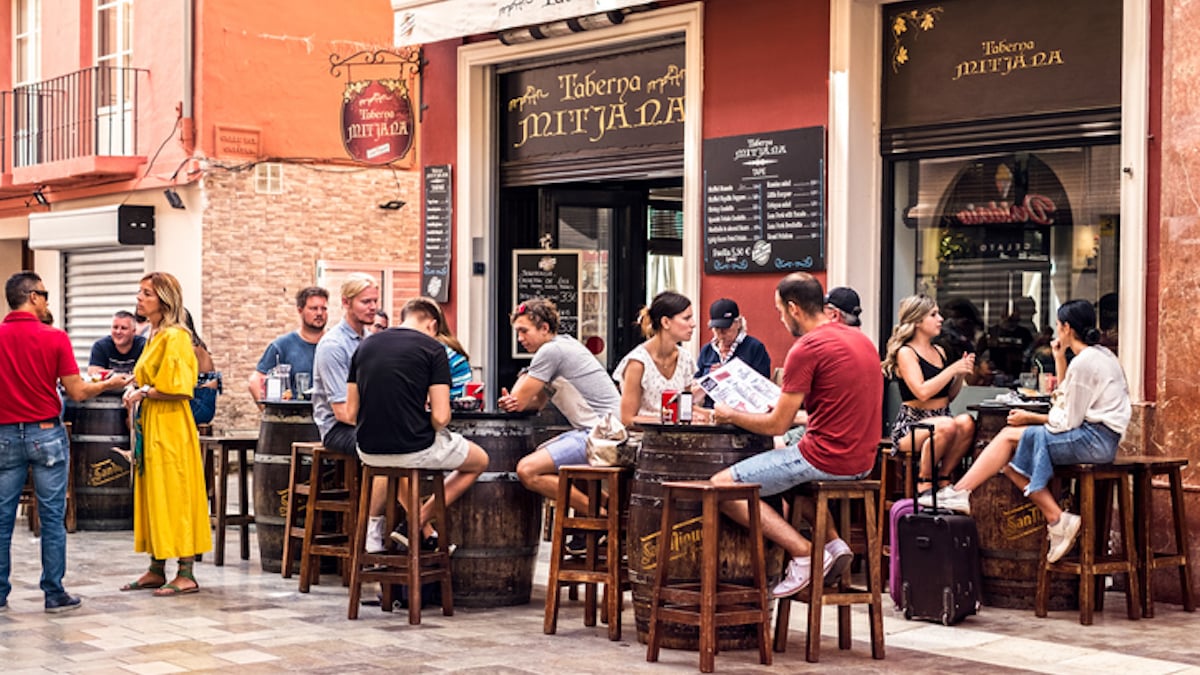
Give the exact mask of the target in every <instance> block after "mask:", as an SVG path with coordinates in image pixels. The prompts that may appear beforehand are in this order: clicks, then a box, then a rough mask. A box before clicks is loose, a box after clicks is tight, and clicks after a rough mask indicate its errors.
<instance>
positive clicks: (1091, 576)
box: [1034, 464, 1141, 626]
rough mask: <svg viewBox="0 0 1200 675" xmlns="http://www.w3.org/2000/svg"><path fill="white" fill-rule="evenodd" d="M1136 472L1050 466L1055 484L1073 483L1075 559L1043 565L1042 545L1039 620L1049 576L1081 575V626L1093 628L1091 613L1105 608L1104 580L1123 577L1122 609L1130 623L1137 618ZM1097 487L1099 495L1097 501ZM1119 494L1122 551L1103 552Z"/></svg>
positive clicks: (1114, 466) (1044, 608)
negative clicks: (1076, 515) (1076, 534)
mask: <svg viewBox="0 0 1200 675" xmlns="http://www.w3.org/2000/svg"><path fill="white" fill-rule="evenodd" d="M1133 475H1134V468H1133V466H1131V465H1128V464H1125V465H1120V464H1063V465H1059V466H1056V467H1054V477H1055V479H1056V480H1074V481H1075V482H1076V484H1077V486H1078V492H1079V500H1078V504H1079V516H1080V518H1082V519H1083V520H1082V523H1081V526H1080V529H1079V540H1078V547H1079V554H1078V556H1074V557H1071V558H1063V559H1061V560H1059V561H1058V562H1054V563H1049V562H1046V552H1047V550H1048V549H1049V540H1048V539H1047V541H1046V542H1045V543H1043V544H1042V549H1041V559H1040V560H1039V562H1038V579H1037V595H1036V596H1035V599H1034V611H1035V613H1036V614H1037V616H1039V617H1045V616H1046V614H1047V604H1048V602H1049V596H1050V592H1049V591H1050V573H1051V572H1055V573H1058V574H1074V575H1078V576H1079V623H1081V624H1083V625H1085V626H1090V625H1092V615H1093V611H1094V609H1095V608H1096V607H1097V606H1099V607H1100V608H1103V604H1102V603H1103V596H1102V595H1101V594H1102V593H1103V592H1104V576H1105V575H1107V574H1118V573H1124V574H1125V575H1126V576H1127V577H1128V582H1127V583H1126V585H1125V604H1126V610H1127V614H1128V616H1129V618H1130V619H1134V620H1136V619H1138V618H1140V617H1141V608H1140V606H1139V605H1140V603H1139V601H1138V598H1139V597H1140V596H1139V592H1138V557H1137V552H1136V550H1135V546H1134V539H1135V537H1134V531H1133V511H1134V506H1133V484H1132V483H1133V482H1132V477H1133ZM1097 484H1099V486H1100V488H1101V489H1102V490H1103V494H1101V495H1099V497H1100V498H1099V499H1097V494H1096V489H1097ZM1114 490H1115V491H1116V493H1117V507H1118V510H1119V511H1120V517H1121V520H1120V525H1119V527H1120V534H1121V548H1120V550H1119V551H1114V552H1112V553H1111V554H1109V553H1107V549H1108V541H1109V526H1110V524H1111V523H1110V518H1111V516H1112V493H1113V491H1114Z"/></svg>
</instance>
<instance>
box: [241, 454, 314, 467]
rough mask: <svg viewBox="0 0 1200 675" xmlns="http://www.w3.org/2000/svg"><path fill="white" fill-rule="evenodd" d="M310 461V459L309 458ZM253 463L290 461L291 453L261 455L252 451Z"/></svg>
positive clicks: (282, 462) (289, 462) (285, 462)
mask: <svg viewBox="0 0 1200 675" xmlns="http://www.w3.org/2000/svg"><path fill="white" fill-rule="evenodd" d="M310 461H311V460H310ZM254 463H255V464H288V465H291V463H292V456H291V455H263V454H259V453H257V452H256V453H254Z"/></svg>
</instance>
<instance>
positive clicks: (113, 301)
mask: <svg viewBox="0 0 1200 675" xmlns="http://www.w3.org/2000/svg"><path fill="white" fill-rule="evenodd" d="M145 274H146V252H145V249H144V248H142V247H140V246H121V247H115V248H104V249H90V250H86V251H64V252H63V286H64V289H65V290H64V298H65V300H64V305H63V306H64V313H65V314H66V316H64V317H63V326H65V327H66V330H67V335H69V336H70V337H71V346H72V347H73V348H74V350H75V360H76V361H78V362H79V365H80V368H81V369H86V367H87V362H88V358H89V357H90V356H91V353H92V344H93V343H95V342H96V340H99V339H100V338H102V337H104V336H105V335H108V334H109V330H110V327H111V325H112V315H113V313H114V312H116V311H117V310H121V309H123V310H126V311H128V312H132V311H134V307H135V306H136V302H137V299H136V298H137V290H138V284H139V283H140V282H141V279H142V277H143V276H145Z"/></svg>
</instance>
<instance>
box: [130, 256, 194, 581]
mask: <svg viewBox="0 0 1200 675" xmlns="http://www.w3.org/2000/svg"><path fill="white" fill-rule="evenodd" d="M137 313H138V314H139V315H141V316H144V317H146V318H147V320H148V321H149V322H150V326H151V329H150V335H149V337H148V338H147V340H146V348H145V350H144V351H143V352H142V356H141V358H140V359H138V362H137V365H136V366H135V367H134V369H133V374H134V378H135V379H136V380H137V384H138V385H139V386H138V387H137V388H130V389H128V390H126V392H125V403H126V405H127V406H134V405H137V404H140V405H141V411H140V422H139V426H140V433H139V436H140V439H139V440H138V441H137V442H135V443H134V464H135V477H134V492H133V539H134V550H135V551H138V552H145V553H149V554H150V569H149V570H147V571H146V573H145V574H143V575H142V576H141V577H139V578H138V580H137V581H134V582H131V583H128V584H126V585H125V586H124V587H123V588H122V589H121V590H123V591H134V590H148V589H153V590H154V594H155V595H158V596H167V595H183V594H186V593H195V592H196V591H199V590H200V585H199V584H198V583H196V577H195V576H194V575H193V573H192V568H193V564H194V563H195V556H196V554H197V553H203V552H205V551H207V550H209V549H210V548H211V547H212V537H211V534H210V532H209V521H208V503H207V500H206V497H205V490H204V469H203V467H202V462H201V457H200V440H199V437H198V436H197V433H196V423H195V421H194V420H193V418H192V410H191V407H190V406H189V404H188V400H189V399H191V398H192V390H193V388H194V387H195V386H196V371H197V363H196V355H195V353H194V352H193V350H192V336H191V334H190V333H189V332H188V330H187V328H185V327H184V323H183V293H182V291H181V290H180V288H179V280H178V279H176V278H175V277H174V276H172V275H170V274H167V273H166V272H152V273H150V274H147V275H146V276H144V277H142V283H141V286H140V288H139V289H138V296H137ZM167 558H179V571H178V573H177V574H176V576H175V578H174V579H172V580H171V582H170V583H167V578H166V573H165V572H166V570H165V565H166V559H167Z"/></svg>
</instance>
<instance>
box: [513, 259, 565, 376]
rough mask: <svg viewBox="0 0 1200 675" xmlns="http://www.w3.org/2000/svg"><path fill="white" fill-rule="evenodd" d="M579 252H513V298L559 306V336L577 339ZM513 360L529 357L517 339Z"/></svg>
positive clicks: (518, 301) (514, 344)
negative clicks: (540, 299) (538, 299)
mask: <svg viewBox="0 0 1200 675" xmlns="http://www.w3.org/2000/svg"><path fill="white" fill-rule="evenodd" d="M581 253H582V251H580V250H578V249H527V250H516V251H513V272H514V277H513V298H514V299H515V300H516V303H517V304H520V303H522V302H524V301H526V300H528V299H530V298H545V299H547V300H552V301H554V304H556V305H558V316H559V326H558V332H559V334H560V335H570V336H571V337H574V338H576V339H578V338H579V259H580V255H581ZM513 357H515V358H519V357H523V358H532V355H531V354H530V353H529V352H527V351H525V349H524V348H523V347H521V345H520V344H518V343H517V341H516V340H513Z"/></svg>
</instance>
